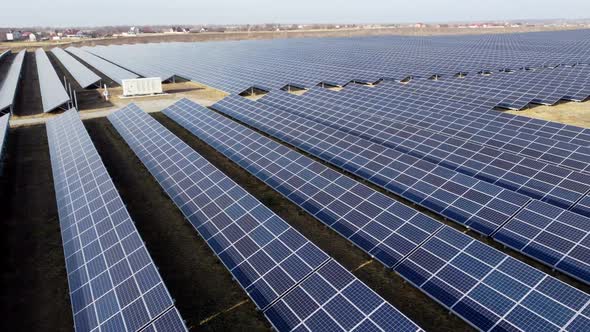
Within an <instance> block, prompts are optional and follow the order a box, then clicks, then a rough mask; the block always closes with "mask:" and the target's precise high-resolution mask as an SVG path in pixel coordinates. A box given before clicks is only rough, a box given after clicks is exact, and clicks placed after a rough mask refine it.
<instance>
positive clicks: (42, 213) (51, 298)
mask: <svg viewBox="0 0 590 332" xmlns="http://www.w3.org/2000/svg"><path fill="white" fill-rule="evenodd" d="M4 160H5V162H4V163H3V175H2V176H0V201H1V202H2V208H1V213H0V225H1V227H2V231H0V248H1V250H0V251H1V252H2V254H1V255H0V266H1V267H0V290H1V291H0V294H1V295H0V312H2V319H0V330H1V331H71V330H72V329H73V326H74V323H73V319H72V313H71V308H70V300H69V295H68V293H69V292H68V284H67V277H66V270H65V261H64V256H63V247H62V242H61V234H60V228H59V221H58V217H57V206H56V201H55V193H54V190H53V180H52V179H53V176H52V173H51V162H50V159H49V149H48V145H47V135H46V132H45V126H34V127H27V128H16V129H11V130H10V132H9V134H8V141H7V149H6V151H5V159H4Z"/></svg>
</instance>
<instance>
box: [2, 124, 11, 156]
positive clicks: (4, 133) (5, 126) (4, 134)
mask: <svg viewBox="0 0 590 332" xmlns="http://www.w3.org/2000/svg"><path fill="white" fill-rule="evenodd" d="M9 121H10V114H4V115H2V116H0V161H1V160H2V157H3V155H4V144H5V143H4V142H6V137H7V136H8V128H9Z"/></svg>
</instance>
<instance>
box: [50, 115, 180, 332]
mask: <svg viewBox="0 0 590 332" xmlns="http://www.w3.org/2000/svg"><path fill="white" fill-rule="evenodd" d="M47 136H48V141H49V149H50V155H51V165H52V170H53V179H54V185H55V193H56V199H57V207H58V212H59V222H60V228H61V236H62V241H63V249H64V256H65V259H66V270H67V275H68V284H69V288H70V300H71V304H72V311H73V314H74V325H75V329H76V331H139V330H142V329H144V328H146V327H148V326H150V328H151V326H152V325H154V326H155V327H157V329H158V330H160V331H187V329H186V327H185V326H184V323H183V321H182V319H181V318H180V315H178V314H177V313H176V308H175V307H174V302H173V300H172V298H171V296H170V294H169V293H168V290H167V288H166V286H165V285H164V282H163V281H162V278H161V277H160V275H159V273H158V269H157V268H156V266H155V265H154V262H153V261H152V259H151V257H150V255H149V253H148V251H147V249H146V247H145V245H144V243H143V241H142V239H141V236H140V235H139V233H138V232H137V229H136V228H135V225H134V223H133V221H132V220H131V217H130V216H129V213H128V212H127V209H126V208H125V205H124V203H123V201H122V200H121V197H120V196H119V194H118V192H117V190H116V188H115V186H114V184H113V182H112V180H111V178H110V176H109V174H108V173H107V171H106V169H105V167H104V165H103V163H102V161H101V159H100V156H99V155H98V152H97V151H96V149H95V148H94V145H93V144H92V141H91V140H90V136H89V135H88V133H87V132H86V129H85V128H84V125H83V124H82V121H81V120H80V118H79V116H78V114H77V112H76V110H75V109H71V110H69V111H67V112H65V113H64V114H62V115H60V116H58V117H55V118H53V119H50V120H48V121H47ZM172 312H174V314H172ZM170 315H172V316H170ZM164 316H165V317H166V318H165V319H162V320H160V319H159V318H161V317H162V318H163V317H164Z"/></svg>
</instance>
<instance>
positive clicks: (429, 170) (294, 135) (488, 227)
mask: <svg viewBox="0 0 590 332" xmlns="http://www.w3.org/2000/svg"><path fill="white" fill-rule="evenodd" d="M213 107H214V108H215V109H216V110H218V111H220V112H223V113H226V114H228V115H230V116H232V117H234V118H236V119H238V120H240V121H243V122H245V123H248V124H250V125H252V126H254V127H256V128H258V129H260V130H262V131H265V132H267V133H269V134H270V135H273V136H275V137H277V138H279V139H281V140H283V141H285V142H287V143H289V144H292V145H294V146H297V147H299V148H300V149H302V150H304V151H307V152H308V153H310V154H312V155H316V156H317V157H319V158H321V159H323V160H325V161H327V162H329V163H332V164H334V165H335V166H337V167H340V168H342V169H343V170H345V171H348V172H351V173H353V174H355V175H358V176H360V177H361V178H363V179H366V180H368V181H371V182H372V183H374V184H376V185H378V186H381V187H383V188H384V189H386V190H388V191H390V192H392V193H394V194H397V195H400V196H402V197H404V198H406V199H408V200H410V201H411V202H413V203H415V204H419V205H421V206H423V207H425V208H427V209H430V210H432V211H433V212H436V213H438V214H440V215H442V216H444V217H446V218H449V219H451V220H454V221H456V222H457V223H460V224H462V225H465V226H466V227H470V228H472V229H473V230H475V231H477V232H479V233H481V234H484V235H491V234H493V233H494V232H495V231H496V230H497V229H498V228H499V227H501V226H502V225H503V224H504V223H505V222H506V221H508V220H509V219H510V218H511V217H512V216H513V215H514V214H515V213H517V212H518V211H519V210H520V209H522V208H523V207H524V206H526V204H528V202H529V201H530V198H528V197H526V196H524V195H521V194H518V193H515V192H512V191H510V190H506V189H502V188H501V187H498V186H495V185H492V184H489V183H486V182H484V181H480V180H477V179H474V178H472V177H469V176H466V175H464V174H461V173H458V172H455V171H452V170H449V169H447V168H444V167H442V166H438V165H435V164H433V163H430V162H428V161H425V160H420V159H418V158H415V157H412V156H410V155H408V154H404V153H401V152H398V151H395V150H393V149H389V148H386V147H384V146H382V145H380V144H375V143H372V142H370V141H367V140H365V139H362V138H359V137H357V136H354V135H350V134H347V133H345V132H342V131H339V130H336V129H333V128H330V127H327V126H324V125H322V124H320V123H317V122H314V121H311V120H306V119H304V118H301V117H299V116H297V115H294V114H291V113H288V112H285V111H280V110H277V109H273V108H271V107H269V106H267V105H264V104H262V103H256V102H253V101H251V100H248V99H245V98H242V97H240V96H235V95H232V96H229V97H226V98H225V99H223V100H222V101H220V102H218V103H216V104H215V105H213Z"/></svg>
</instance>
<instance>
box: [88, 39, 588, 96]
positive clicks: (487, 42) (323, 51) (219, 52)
mask: <svg viewBox="0 0 590 332" xmlns="http://www.w3.org/2000/svg"><path fill="white" fill-rule="evenodd" d="M538 36H540V35H536V36H532V34H523V35H518V36H503V37H490V36H478V37H475V38H470V37H465V36H460V37H453V38H450V37H414V38H412V37H393V36H388V37H373V38H367V37H365V38H353V39H352V40H351V39H330V40H329V44H330V47H329V48H326V47H325V45H326V43H325V41H321V40H317V39H307V40H298V41H289V42H286V41H280V40H279V41H242V42H239V43H236V42H222V43H215V44H207V43H205V44H198V43H195V44H186V43H184V44H183V43H172V44H166V45H158V44H150V45H120V46H113V47H94V48H88V49H89V51H90V52H93V53H95V54H97V55H99V56H101V57H104V58H107V59H109V60H110V61H113V62H115V63H118V64H121V65H122V66H124V67H126V68H129V69H130V70H133V71H136V72H140V73H144V72H146V73H147V72H151V73H152V74H150V75H151V76H161V77H167V76H169V75H171V73H175V74H177V75H181V76H183V77H187V78H189V79H191V80H194V81H198V82H202V83H204V84H206V85H208V86H212V87H215V88H218V89H221V90H225V91H227V92H230V93H240V92H242V91H245V90H246V89H248V88H250V87H252V86H258V87H264V88H265V89H280V88H282V87H284V86H286V85H288V84H291V85H294V86H302V87H312V86H315V85H317V84H318V83H320V82H332V83H334V84H336V85H345V84H347V83H349V82H351V81H359V82H375V81H377V80H379V79H381V78H389V79H393V80H402V79H404V78H406V77H422V78H429V77H431V76H433V75H438V76H442V77H443V78H444V80H449V81H450V82H452V83H453V84H456V85H457V87H456V88H455V94H458V93H463V92H465V93H478V94H480V95H482V96H484V97H486V98H487V97H492V98H493V99H495V103H494V105H503V106H508V107H514V108H520V107H523V106H525V105H526V104H528V103H530V102H539V103H554V102H555V101H556V100H558V99H561V98H569V99H576V98H578V99H576V100H579V99H580V98H587V97H588V95H590V91H589V85H588V82H587V81H586V80H585V79H584V77H585V76H587V75H586V74H583V73H582V74H580V73H581V72H584V71H587V70H588V66H586V65H585V64H588V63H589V62H590V61H589V56H588V52H587V50H585V49H584V45H587V44H589V43H590V41H589V40H588V38H587V35H586V34H585V33H584V32H583V31H575V32H553V33H550V34H546V35H543V36H544V38H547V40H541V39H539V38H537V37H538ZM571 36H575V37H574V38H572V39H570V38H571ZM162 55H163V56H165V57H167V59H168V61H166V63H161V62H160V61H159V59H158V58H159V57H160V56H162ZM197 60H198V61H197ZM529 69H535V70H534V71H532V70H529ZM480 72H483V73H486V72H489V73H493V74H492V75H491V76H489V75H488V76H483V75H479V74H478V73H480ZM228 73H229V74H228ZM457 73H467V74H468V75H467V77H466V79H455V78H454V76H455V75H456V74H457ZM472 81H473V82H475V83H471V82H472ZM411 84H412V82H410V85H411ZM439 85H447V84H446V83H444V82H441V83H440V84H439ZM449 85H450V84H449Z"/></svg>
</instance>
